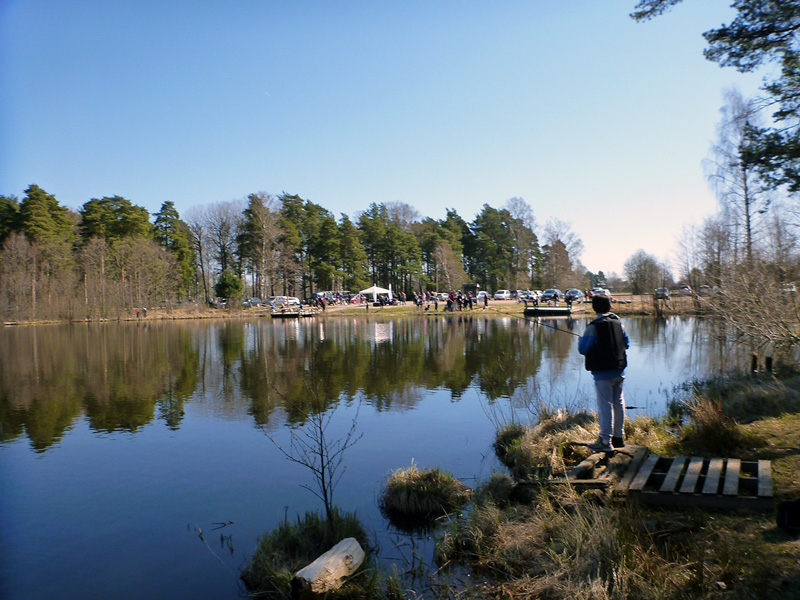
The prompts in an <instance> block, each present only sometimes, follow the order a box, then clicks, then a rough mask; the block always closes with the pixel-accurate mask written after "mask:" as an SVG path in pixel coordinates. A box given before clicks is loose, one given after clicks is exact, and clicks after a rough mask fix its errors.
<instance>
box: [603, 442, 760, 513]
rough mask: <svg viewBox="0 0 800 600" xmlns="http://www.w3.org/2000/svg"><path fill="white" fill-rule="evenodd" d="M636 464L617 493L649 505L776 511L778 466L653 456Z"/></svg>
mask: <svg viewBox="0 0 800 600" xmlns="http://www.w3.org/2000/svg"><path fill="white" fill-rule="evenodd" d="M635 462H636V461H631V464H630V465H629V468H628V470H627V471H626V473H625V475H624V476H623V477H622V479H621V480H620V481H619V483H618V484H617V490H618V491H619V492H622V493H623V494H627V496H628V497H629V498H632V499H636V500H639V501H640V502H644V503H647V504H662V505H671V506H702V507H706V508H729V509H733V508H749V509H756V510H771V509H772V508H773V496H772V464H771V463H770V461H768V460H758V461H743V460H740V459H738V458H710V459H709V458H701V457H699V456H693V457H685V456H679V457H677V458H664V457H663V456H658V455H657V454H650V455H649V456H647V457H646V458H645V459H644V460H642V461H640V462H639V463H638V464H634V463H635Z"/></svg>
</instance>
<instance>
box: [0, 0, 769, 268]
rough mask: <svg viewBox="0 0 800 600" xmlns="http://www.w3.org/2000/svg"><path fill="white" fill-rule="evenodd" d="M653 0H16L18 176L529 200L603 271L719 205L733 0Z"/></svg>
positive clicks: (187, 197)
mask: <svg viewBox="0 0 800 600" xmlns="http://www.w3.org/2000/svg"><path fill="white" fill-rule="evenodd" d="M635 3H636V0H604V1H602V2H599V1H597V0H574V1H572V0H549V1H545V0H539V1H530V0H527V1H503V0H499V1H494V2H476V1H469V0H467V1H460V2H455V1H449V0H448V1H440V2H418V1H416V0H407V1H404V2H380V1H372V2H367V1H350V2H325V1H316V2H308V1H303V0H297V1H291V2H290V1H284V2H278V1H270V0H260V1H256V0H241V1H237V2H221V1H217V2H212V1H202V0H195V1H192V2H188V1H184V2H177V1H171V0H160V1H150V0H137V1H127V2H124V1H118V2H116V1H111V2H109V1H107V0H98V1H86V0H58V1H56V0H0V139H2V143H1V144H0V194H6V195H11V194H13V195H16V196H20V197H21V196H22V195H23V190H24V189H25V188H26V187H27V186H28V185H29V184H31V183H37V184H38V185H40V186H41V187H43V188H44V189H45V190H47V191H48V192H50V193H53V194H55V195H56V197H57V198H58V199H59V201H60V202H61V203H62V204H64V205H66V206H69V207H71V208H75V209H77V208H79V207H80V206H81V205H82V204H84V203H85V202H87V201H88V200H89V199H91V198H100V197H102V196H113V195H120V196H124V197H125V198H128V199H130V200H131V201H132V202H134V203H136V204H139V205H141V206H144V207H145V208H147V209H148V210H149V211H150V212H151V213H153V212H156V211H157V210H158V209H159V208H160V206H161V204H162V203H163V202H164V201H165V200H172V201H173V202H175V204H176V206H177V208H178V210H179V211H180V212H181V213H184V212H185V211H186V210H188V209H189V208H190V207H192V206H195V205H200V204H210V203H214V202H220V201H227V200H234V199H240V198H244V197H246V196H247V195H248V194H250V193H253V192H258V191H265V192H269V193H272V194H276V195H277V194H280V193H282V192H287V193H290V194H298V195H300V196H301V197H303V198H305V199H307V200H311V201H312V202H315V203H317V204H320V205H322V206H323V207H325V208H327V209H329V210H331V211H332V212H333V213H334V214H335V215H336V216H337V218H338V217H339V216H340V214H341V213H347V214H348V215H350V216H351V217H352V216H353V215H354V214H355V213H356V212H358V211H361V210H365V209H366V208H367V207H368V206H369V205H370V203H372V202H377V203H381V202H395V201H400V202H405V203H407V204H410V205H411V206H413V207H415V208H416V209H417V210H418V211H419V212H420V213H421V214H422V215H423V216H430V217H433V218H437V219H439V218H443V217H444V216H445V212H446V210H447V209H448V208H453V209H455V210H457V211H458V213H459V214H460V215H461V216H462V217H463V218H464V219H466V220H467V221H471V220H472V219H473V218H474V217H475V215H476V214H477V213H478V212H479V211H480V210H481V209H482V207H483V205H484V204H489V205H491V206H494V207H498V208H499V207H502V206H503V205H504V204H505V202H506V201H507V200H508V199H509V198H511V197H520V198H523V199H524V200H525V201H526V202H527V203H528V204H530V206H531V207H532V208H533V211H534V214H535V216H536V218H537V221H538V222H539V223H540V224H544V223H545V222H546V221H547V220H548V219H550V218H558V219H561V220H563V221H567V222H570V223H571V224H572V230H573V231H574V232H576V233H577V234H578V235H579V236H580V237H581V239H582V240H583V242H584V246H585V251H584V254H583V256H582V261H583V263H584V264H585V265H586V266H587V267H588V268H589V269H591V270H593V271H597V270H604V271H606V272H607V273H608V272H611V271H616V272H621V271H622V268H623V264H624V262H625V260H626V259H627V258H628V257H629V256H630V255H631V254H633V253H634V252H635V251H636V250H638V249H639V248H642V249H644V250H645V251H647V252H649V253H651V254H653V255H655V256H656V257H658V258H660V259H666V258H669V257H670V256H671V254H672V252H673V248H674V247H675V238H676V237H677V236H678V235H679V234H680V232H681V229H682V228H683V226H684V225H685V224H689V223H693V222H699V221H700V220H702V218H703V217H704V216H706V215H708V214H711V213H712V212H713V211H714V210H715V199H714V197H713V194H712V193H711V191H710V190H709V188H708V185H707V183H706V179H705V177H704V174H703V167H702V161H703V159H704V158H705V157H706V156H707V154H708V149H709V146H710V144H711V143H712V141H713V140H714V137H715V127H716V124H717V121H718V120H719V109H720V107H721V105H722V93H723V90H724V89H725V88H727V87H730V86H732V85H736V86H738V87H739V88H740V89H741V90H742V92H743V93H744V94H745V95H753V94H754V93H755V91H756V90H757V88H758V85H759V83H760V79H759V77H758V76H757V75H742V74H740V73H737V72H736V71H734V70H731V69H722V68H720V67H719V66H717V65H716V64H714V63H710V62H708V61H706V60H705V59H704V58H703V56H702V50H703V48H704V46H705V44H704V40H703V38H702V35H701V34H702V32H704V31H706V30H708V29H710V28H712V27H717V26H719V25H720V24H722V23H723V22H730V21H731V20H732V17H733V12H732V11H731V9H729V8H728V4H729V3H730V1H729V0H723V1H719V0H687V2H686V3H685V4H681V5H679V6H677V7H676V8H675V9H674V10H673V11H672V12H671V13H669V14H667V15H665V16H663V17H661V18H658V19H656V20H654V21H651V22H649V23H635V22H634V21H632V20H631V19H630V18H629V17H628V14H629V13H630V12H631V11H632V9H633V7H634V5H635Z"/></svg>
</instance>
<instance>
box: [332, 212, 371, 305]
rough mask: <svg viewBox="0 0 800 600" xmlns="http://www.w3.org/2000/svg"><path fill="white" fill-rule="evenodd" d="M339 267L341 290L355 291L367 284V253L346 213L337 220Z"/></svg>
mask: <svg viewBox="0 0 800 600" xmlns="http://www.w3.org/2000/svg"><path fill="white" fill-rule="evenodd" d="M339 239H340V240H341V241H340V252H339V258H340V263H339V264H340V267H339V270H340V272H341V277H342V288H343V290H342V291H351V292H357V291H359V290H361V289H364V288H365V287H367V286H368V285H369V284H368V283H367V280H366V264H367V253H366V252H365V251H364V247H363V246H362V245H361V241H360V240H359V236H358V229H356V226H355V224H353V222H352V221H351V220H350V217H348V216H347V215H342V218H341V219H340V220H339Z"/></svg>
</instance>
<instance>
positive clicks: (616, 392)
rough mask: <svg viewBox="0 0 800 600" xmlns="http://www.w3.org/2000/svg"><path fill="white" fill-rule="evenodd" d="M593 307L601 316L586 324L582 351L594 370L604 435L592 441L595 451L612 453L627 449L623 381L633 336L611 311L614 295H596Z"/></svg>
mask: <svg viewBox="0 0 800 600" xmlns="http://www.w3.org/2000/svg"><path fill="white" fill-rule="evenodd" d="M592 308H593V309H594V311H595V313H597V318H595V320H594V321H592V322H591V323H589V325H587V326H586V330H585V331H584V332H583V335H582V336H581V338H580V340H578V352H580V353H581V354H583V355H584V356H585V357H586V370H587V371H591V373H592V377H593V378H594V387H595V392H596V393H597V417H598V421H599V422H600V435H599V436H598V438H597V441H596V442H594V443H592V444H589V445H588V448H589V449H590V450H592V451H593V452H610V451H612V450H613V449H614V448H624V447H625V440H624V438H623V427H624V425H625V398H624V396H623V394H622V384H623V382H624V381H625V367H627V366H628V357H627V353H626V352H625V351H626V350H627V348H629V347H630V339H629V338H628V334H627V333H626V331H625V328H624V327H623V325H622V321H620V319H619V317H618V316H617V315H615V314H614V313H612V312H611V298H610V297H609V296H608V295H606V294H600V293H596V294H594V295H593V296H592Z"/></svg>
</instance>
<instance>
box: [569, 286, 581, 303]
mask: <svg viewBox="0 0 800 600" xmlns="http://www.w3.org/2000/svg"><path fill="white" fill-rule="evenodd" d="M583 299H584V298H583V292H582V291H580V290H576V289H575V288H570V289H568V290H567V291H566V292H565V293H564V300H566V301H567V302H583Z"/></svg>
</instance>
